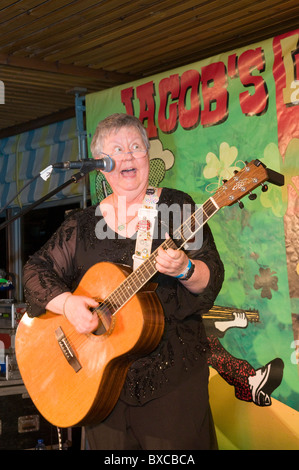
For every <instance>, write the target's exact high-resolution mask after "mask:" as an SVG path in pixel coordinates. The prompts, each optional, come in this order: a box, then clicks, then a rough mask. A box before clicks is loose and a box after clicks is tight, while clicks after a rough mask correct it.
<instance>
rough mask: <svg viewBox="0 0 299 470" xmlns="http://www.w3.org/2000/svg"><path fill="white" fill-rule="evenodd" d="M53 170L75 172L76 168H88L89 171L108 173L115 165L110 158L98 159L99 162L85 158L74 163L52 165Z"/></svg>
mask: <svg viewBox="0 0 299 470" xmlns="http://www.w3.org/2000/svg"><path fill="white" fill-rule="evenodd" d="M52 166H53V168H58V169H62V170H75V169H77V168H79V169H81V168H89V169H90V170H95V169H97V170H103V171H106V172H108V173H109V172H110V171H112V170H113V169H114V166H115V163H114V160H112V158H110V157H104V158H100V159H99V160H94V159H93V158H86V159H85V160H77V161H75V162H61V163H54V165H52Z"/></svg>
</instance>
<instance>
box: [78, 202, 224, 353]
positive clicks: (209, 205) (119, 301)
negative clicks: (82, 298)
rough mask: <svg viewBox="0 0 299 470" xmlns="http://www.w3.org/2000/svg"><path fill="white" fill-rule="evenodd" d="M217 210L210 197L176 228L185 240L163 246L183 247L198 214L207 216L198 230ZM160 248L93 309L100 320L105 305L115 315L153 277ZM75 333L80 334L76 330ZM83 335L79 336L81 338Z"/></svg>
mask: <svg viewBox="0 0 299 470" xmlns="http://www.w3.org/2000/svg"><path fill="white" fill-rule="evenodd" d="M211 210H212V211H213V213H212V214H210V215H208V214H209V213H210V211H211ZM217 210H218V208H216V207H215V204H214V203H213V202H212V201H210V199H208V200H207V201H206V202H205V203H204V204H203V205H202V206H200V207H199V208H198V209H197V210H196V211H195V212H194V213H193V214H191V215H190V216H189V218H188V219H187V220H186V221H185V222H184V224H182V225H181V226H180V227H179V228H178V229H177V230H175V232H174V234H173V238H175V239H176V237H177V238H178V239H183V240H184V241H183V243H182V245H181V246H180V247H179V248H178V247H177V246H176V245H175V243H174V241H173V239H171V238H168V239H166V240H165V241H164V242H163V243H162V244H161V247H165V248H166V249H167V248H174V249H181V247H182V246H183V245H184V244H185V243H186V242H187V241H188V240H189V239H190V238H192V237H193V236H194V234H195V232H194V231H192V227H194V224H196V223H199V221H198V220H197V218H198V216H200V220H201V221H202V220H203V218H204V217H203V216H205V218H204V220H203V223H201V224H200V225H199V227H198V228H197V229H196V231H198V230H200V229H201V228H202V227H203V225H204V224H205V223H206V222H207V220H208V219H209V218H210V217H211V216H212V215H214V213H215V212H217ZM183 227H185V228H187V230H189V231H190V235H189V236H188V238H185V237H184V236H183V235H182V231H183ZM159 248H160V247H159ZM159 248H157V249H156V250H155V251H154V252H153V253H152V254H151V256H150V257H149V258H148V259H147V260H145V261H144V262H143V263H142V264H141V265H140V266H139V268H138V269H136V270H135V271H133V272H132V273H131V274H130V275H129V276H128V277H127V278H126V279H124V281H123V282H122V283H121V284H120V285H119V286H118V287H117V288H116V289H115V290H114V291H113V292H111V293H110V294H109V295H108V297H107V298H106V299H104V300H103V301H102V302H101V303H100V305H99V307H96V308H95V309H93V310H92V311H93V312H96V313H97V315H98V316H99V319H100V320H101V318H100V315H101V314H104V315H105V312H103V310H102V308H103V306H104V307H108V310H109V311H112V314H111V315H115V313H117V311H118V310H119V309H120V307H122V306H123V305H124V303H126V302H128V301H129V300H130V299H131V298H132V297H133V296H134V295H135V294H136V292H137V291H138V290H140V289H141V287H143V285H145V284H146V282H148V280H149V279H150V278H151V277H153V275H154V274H155V273H156V272H157V270H156V268H155V265H154V264H155V259H156V257H157V254H158V250H159ZM145 271H147V273H145ZM140 273H141V275H142V276H144V277H142V281H141V282H140ZM146 274H147V276H146ZM132 282H133V283H134V284H135V286H136V290H134V289H133V286H132ZM128 290H129V293H128ZM101 322H102V320H101ZM102 323H103V322H102ZM74 333H75V334H78V333H77V332H76V331H75V332H74ZM79 335H80V333H79ZM72 336H73V335H72V334H70V335H69V338H71V337H72ZM81 336H82V341H79V342H76V343H77V344H76V347H77V348H80V347H81V346H82V344H83V343H84V342H85V340H86V337H87V335H81ZM81 336H79V338H80V337H81Z"/></svg>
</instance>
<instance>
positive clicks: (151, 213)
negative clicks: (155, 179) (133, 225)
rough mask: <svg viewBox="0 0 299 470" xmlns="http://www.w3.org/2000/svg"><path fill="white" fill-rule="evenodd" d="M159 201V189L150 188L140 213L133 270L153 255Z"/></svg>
mask: <svg viewBox="0 0 299 470" xmlns="http://www.w3.org/2000/svg"><path fill="white" fill-rule="evenodd" d="M158 201H159V196H158V188H152V187H148V189H147V191H146V194H145V197H144V200H143V204H142V207H141V208H140V209H139V211H138V227H137V237H136V246H135V253H134V255H133V269H134V270H135V269H137V268H138V267H139V266H140V265H141V264H142V263H143V262H144V261H145V260H146V259H147V258H148V257H149V256H150V254H151V250H152V242H153V235H154V228H155V222H156V218H157V215H158V211H157V209H156V206H157V202H158Z"/></svg>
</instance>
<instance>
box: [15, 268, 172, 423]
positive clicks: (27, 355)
mask: <svg viewBox="0 0 299 470" xmlns="http://www.w3.org/2000/svg"><path fill="white" fill-rule="evenodd" d="M129 273H130V269H129V268H126V267H123V266H120V265H114V264H112V263H106V262H102V263H98V264H96V265H94V266H93V267H91V268H90V269H89V270H88V271H87V272H86V274H85V275H84V277H83V278H82V280H81V282H80V284H79V286H78V287H77V289H76V290H75V292H74V294H75V295H86V296H89V297H93V298H95V299H96V300H97V301H102V300H103V299H106V298H107V296H108V295H109V294H110V293H111V292H112V291H113V289H114V288H115V287H117V286H119V285H120V284H121V283H122V282H123V281H124V280H125V279H126V277H127V276H128V275H129ZM109 318H110V320H109V327H108V328H107V325H106V330H104V332H103V333H101V334H93V333H92V334H80V333H78V332H77V331H76V330H75V328H74V327H73V326H72V324H71V323H70V322H69V321H68V320H67V319H66V318H65V317H63V316H62V315H56V314H53V313H51V312H46V313H45V314H43V315H41V316H39V317H34V318H29V317H28V315H27V314H25V315H24V316H23V318H22V320H21V322H20V324H19V326H18V329H17V334H16V356H17V361H18V366H19V369H20V372H21V376H22V379H23V381H24V384H25V387H26V389H27V391H28V393H29V395H30V397H31V399H32V401H33V402H34V404H35V406H36V407H37V409H38V410H39V411H40V413H41V414H42V415H43V416H44V417H45V418H46V419H47V420H48V421H49V422H50V423H52V424H54V425H55V426H58V427H71V426H77V425H87V424H92V423H96V422H100V421H102V420H103V419H105V417H107V416H108V414H109V413H110V412H111V411H112V409H113V407H114V406H115V404H116V402H117V400H118V398H119V395H120V392H121V389H122V386H123V384H124V381H125V378H126V374H127V371H128V368H129V366H130V364H131V363H132V362H134V361H135V360H136V359H137V358H138V357H142V356H144V355H146V354H148V353H150V352H151V351H153V350H154V349H155V348H156V347H157V345H158V344H159V341H160V339H161V337H162V334H163V330H164V315H163V309H162V307H161V305H160V302H159V300H158V297H157V295H156V294H155V292H154V285H150V286H146V287H144V288H143V289H142V290H140V291H139V292H138V293H137V294H135V295H134V296H133V297H132V298H131V299H130V300H128V301H127V303H126V304H125V305H124V306H123V307H122V308H121V309H120V310H118V311H117V312H116V313H115V314H114V315H112V316H111V317H109ZM103 323H107V320H106V321H105V322H103ZM61 336H62V337H63V338H62V339H61ZM70 351H71V352H70ZM69 356H71V359H70V357H69ZM72 356H75V361H73V360H72V359H73V358H72Z"/></svg>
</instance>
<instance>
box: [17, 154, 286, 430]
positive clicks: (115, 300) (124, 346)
mask: <svg viewBox="0 0 299 470" xmlns="http://www.w3.org/2000/svg"><path fill="white" fill-rule="evenodd" d="M265 181H270V182H272V183H274V184H277V185H283V183H284V178H283V176H282V175H281V174H279V173H276V172H274V171H273V170H270V169H267V168H266V167H265V166H264V165H263V164H262V163H261V162H260V161H259V160H254V161H252V162H250V163H249V164H247V163H246V166H245V167H244V168H243V169H242V170H240V171H239V172H238V173H237V174H236V175H235V176H234V177H232V178H231V179H230V180H228V181H226V182H224V184H223V185H222V186H221V187H220V188H219V189H218V190H217V191H216V193H215V194H214V195H213V197H210V198H209V199H208V200H207V201H206V202H205V203H204V204H203V205H202V206H200V207H199V208H198V209H196V211H195V212H194V213H193V214H192V215H191V217H190V218H189V219H188V220H187V221H185V222H184V224H183V225H182V226H181V227H180V228H179V229H178V230H177V231H176V232H175V233H174V236H173V240H174V239H176V240H180V245H179V246H177V245H178V244H177V243H174V241H173V240H172V239H166V240H165V241H164V242H163V243H162V247H163V248H164V249H167V248H169V247H171V248H175V249H182V248H184V245H185V244H186V243H187V241H188V240H190V239H192V238H193V237H194V234H195V231H197V230H200V228H202V226H203V225H204V224H205V223H206V222H207V221H208V220H209V219H210V218H211V217H212V216H213V215H214V214H215V213H216V212H217V211H218V210H219V209H220V208H221V207H224V206H230V205H232V204H234V203H236V202H238V201H239V200H240V199H241V198H242V197H243V196H245V195H246V194H249V193H251V191H252V190H254V189H255V188H256V187H257V186H259V185H263V184H264V182H265ZM156 256H157V250H156V251H154V252H153V253H152V254H151V256H150V257H149V258H148V259H147V260H146V261H144V262H143V263H142V264H141V266H140V267H139V268H138V269H137V270H135V271H133V272H132V271H130V270H129V268H127V267H124V266H120V265H114V264H112V263H109V262H101V263H98V264H96V265H94V266H93V267H91V268H90V269H89V270H88V271H87V272H86V273H85V275H84V277H83V278H82V280H81V281H80V284H79V285H78V287H77V288H76V290H75V291H74V292H73V293H74V294H75V295H86V296H89V297H93V298H95V299H96V300H97V301H98V302H99V303H100V305H99V307H97V308H96V309H95V311H96V312H97V314H98V317H99V324H100V326H99V329H98V330H97V331H96V332H94V333H91V334H80V333H78V332H77V331H76V330H75V328H74V327H73V326H72V324H71V323H70V322H69V321H68V320H67V319H66V318H65V317H64V316H62V315H56V314H54V313H52V312H50V311H46V312H45V313H44V314H43V315H41V316H39V317H35V318H30V317H29V316H28V315H27V313H25V315H24V316H23V317H22V319H21V321H20V323H19V326H18V328H17V333H16V343H15V348H16V356H17V362H18V366H19V370H20V373H21V376H22V379H23V382H24V385H25V387H26V389H27V391H28V393H29V395H30V397H31V399H32V401H33V403H34V404H35V406H36V407H37V409H38V410H39V412H40V413H41V414H42V415H43V416H44V418H45V419H46V420H48V421H49V422H50V423H52V424H53V425H55V426H58V427H71V426H78V425H80V426H81V425H87V424H92V423H96V422H100V421H102V420H103V419H105V417H107V416H108V414H109V413H110V412H111V411H112V409H113V407H114V406H115V404H116V402H117V400H118V398H119V395H120V392H121V389H122V387H123V384H124V381H125V378H126V374H127V371H128V368H129V367H130V365H131V364H132V362H134V361H135V360H136V359H137V358H139V357H142V356H145V355H147V354H149V353H150V352H151V351H153V350H154V349H155V348H156V347H157V345H158V344H159V342H160V340H161V337H162V334H163V330H164V320H163V310H162V307H161V305H160V303H159V300H158V297H157V295H156V293H155V287H156V286H155V285H154V284H151V283H150V282H149V281H150V279H151V278H152V277H153V276H154V274H155V273H156V268H155V258H156Z"/></svg>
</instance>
